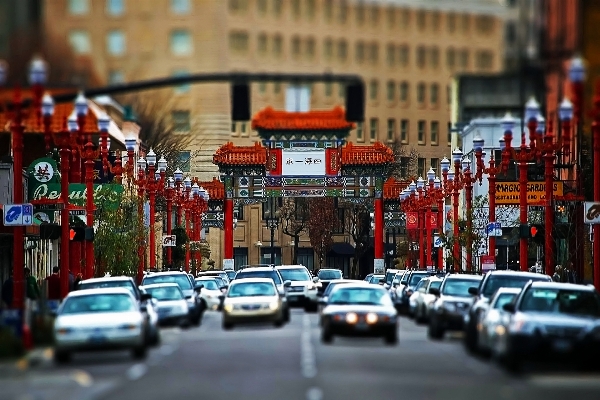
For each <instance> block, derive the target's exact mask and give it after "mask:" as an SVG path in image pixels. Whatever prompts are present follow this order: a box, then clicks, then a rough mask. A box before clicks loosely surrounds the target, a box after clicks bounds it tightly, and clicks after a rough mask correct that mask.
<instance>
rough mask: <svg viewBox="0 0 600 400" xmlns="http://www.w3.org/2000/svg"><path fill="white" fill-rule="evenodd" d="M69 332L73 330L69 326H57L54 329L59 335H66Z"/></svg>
mask: <svg viewBox="0 0 600 400" xmlns="http://www.w3.org/2000/svg"><path fill="white" fill-rule="evenodd" d="M71 332H73V330H72V329H71V328H59V329H57V330H56V333H57V334H59V335H68V334H69V333H71Z"/></svg>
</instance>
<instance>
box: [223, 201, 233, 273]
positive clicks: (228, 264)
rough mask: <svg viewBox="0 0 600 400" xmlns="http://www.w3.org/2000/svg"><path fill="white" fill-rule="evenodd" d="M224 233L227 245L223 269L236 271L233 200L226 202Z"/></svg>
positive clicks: (225, 245)
mask: <svg viewBox="0 0 600 400" xmlns="http://www.w3.org/2000/svg"><path fill="white" fill-rule="evenodd" d="M224 202H225V204H224V207H223V208H224V210H223V212H224V214H225V215H224V224H225V226H224V231H225V243H224V249H223V255H224V257H223V269H234V265H233V199H227V198H226V199H225V200H224Z"/></svg>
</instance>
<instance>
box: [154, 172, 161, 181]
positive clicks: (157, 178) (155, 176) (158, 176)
mask: <svg viewBox="0 0 600 400" xmlns="http://www.w3.org/2000/svg"><path fill="white" fill-rule="evenodd" d="M154 179H155V180H157V181H159V180H160V172H159V171H154Z"/></svg>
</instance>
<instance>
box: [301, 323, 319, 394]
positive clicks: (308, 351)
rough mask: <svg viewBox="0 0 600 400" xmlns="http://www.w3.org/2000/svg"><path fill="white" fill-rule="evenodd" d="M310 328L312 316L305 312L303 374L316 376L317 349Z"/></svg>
mask: <svg viewBox="0 0 600 400" xmlns="http://www.w3.org/2000/svg"><path fill="white" fill-rule="evenodd" d="M310 328H311V326H310V317H309V316H308V315H307V314H304V316H303V318H302V338H301V341H300V363H301V367H302V376H304V377H305V378H314V377H315V376H317V360H316V357H315V349H314V347H313V345H312V341H311V329H310ZM307 396H308V392H307ZM307 398H308V397H307ZM317 399H318V398H317Z"/></svg>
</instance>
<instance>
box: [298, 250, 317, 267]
mask: <svg viewBox="0 0 600 400" xmlns="http://www.w3.org/2000/svg"><path fill="white" fill-rule="evenodd" d="M298 264H300V265H304V266H305V267H306V268H307V269H308V270H309V271H313V270H314V269H315V252H314V251H313V249H312V248H311V247H299V248H298Z"/></svg>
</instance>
